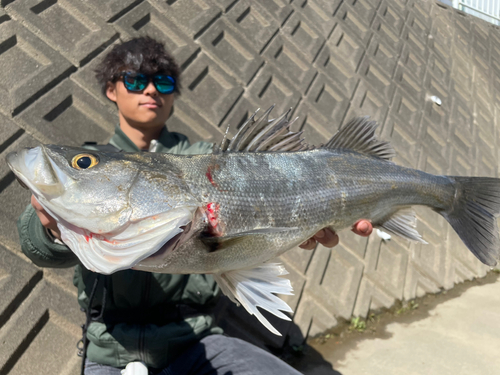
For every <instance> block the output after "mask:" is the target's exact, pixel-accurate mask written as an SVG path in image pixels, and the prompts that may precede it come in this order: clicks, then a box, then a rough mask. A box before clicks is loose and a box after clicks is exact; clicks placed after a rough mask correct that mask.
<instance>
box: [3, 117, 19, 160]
mask: <svg viewBox="0 0 500 375" xmlns="http://www.w3.org/2000/svg"><path fill="white" fill-rule="evenodd" d="M23 133H24V130H23V129H20V128H19V126H17V125H16V124H15V123H14V122H13V121H12V120H11V119H10V118H9V117H7V116H4V115H2V114H0V153H2V152H3V151H4V150H5V149H6V148H8V147H9V146H10V145H11V144H12V143H14V142H15V141H16V140H17V139H18V138H19V137H20V136H21V135H22V134H23Z"/></svg>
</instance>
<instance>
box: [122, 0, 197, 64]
mask: <svg viewBox="0 0 500 375" xmlns="http://www.w3.org/2000/svg"><path fill="white" fill-rule="evenodd" d="M115 27H116V28H117V29H118V30H120V33H121V34H122V35H127V37H128V38H132V37H137V36H145V35H149V36H151V37H152V38H155V39H158V40H160V41H161V42H164V43H165V47H166V49H167V51H169V52H170V53H171V54H172V56H174V57H175V59H176V61H177V64H179V66H183V65H185V64H188V63H189V60H190V59H192V58H193V56H195V54H196V53H198V51H199V47H198V46H197V45H196V44H195V43H194V42H193V41H192V40H191V39H190V38H188V37H187V36H186V35H185V34H184V32H182V31H181V30H180V28H179V27H177V26H176V25H175V24H174V23H173V22H171V20H170V19H169V18H167V17H165V15H164V14H162V13H160V12H159V11H158V10H157V9H156V8H154V7H153V6H152V5H151V4H149V3H148V2H143V3H141V4H139V5H138V6H137V7H136V8H135V9H134V11H133V12H129V13H127V14H125V15H124V16H123V17H121V18H120V19H119V20H118V21H116V22H115Z"/></svg>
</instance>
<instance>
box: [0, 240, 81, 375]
mask: <svg viewBox="0 0 500 375" xmlns="http://www.w3.org/2000/svg"><path fill="white" fill-rule="evenodd" d="M2 251H3V252H6V250H3V249H2ZM18 268H19V265H17V266H16V269H18ZM38 274H39V275H40V276H41V273H40V272H39V273H38ZM33 286H34V285H32V286H31V288H30V289H29V291H28V293H29V294H28V295H27V296H25V298H24V302H23V303H22V304H20V305H19V306H16V309H15V311H14V312H13V313H12V314H11V316H10V319H9V320H8V321H7V322H6V323H5V324H4V325H3V327H2V328H1V329H0V342H1V345H2V350H0V370H1V371H2V372H6V373H7V372H8V373H12V374H40V373H46V374H64V373H74V371H75V370H77V369H78V364H79V361H80V358H79V357H77V356H76V342H77V341H78V340H79V338H80V337H81V329H80V327H79V324H80V323H82V322H83V319H84V316H83V314H82V313H81V312H80V309H79V307H78V304H77V301H76V298H75V297H74V295H70V294H68V293H65V292H64V291H63V290H61V289H59V288H58V287H57V286H56V285H53V284H49V283H47V282H45V281H44V280H39V282H38V283H37V285H36V286H34V288H33ZM55 338H57V339H55ZM48 343H50V344H48ZM54 353H57V355H54ZM42 359H43V360H42Z"/></svg>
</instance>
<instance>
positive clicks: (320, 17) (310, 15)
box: [292, 0, 337, 39]
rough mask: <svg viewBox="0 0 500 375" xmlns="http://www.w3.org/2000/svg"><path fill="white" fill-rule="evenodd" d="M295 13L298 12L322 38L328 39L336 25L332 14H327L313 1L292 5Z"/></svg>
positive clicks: (303, 1)
mask: <svg viewBox="0 0 500 375" xmlns="http://www.w3.org/2000/svg"><path fill="white" fill-rule="evenodd" d="M292 5H293V7H294V8H295V10H296V12H300V13H301V14H303V15H304V17H305V18H306V19H307V20H308V21H309V22H310V23H311V24H313V25H315V26H316V28H317V29H318V30H319V31H320V33H321V36H323V38H325V39H328V38H329V37H330V34H331V33H332V31H333V28H334V27H335V25H336V24H337V20H336V19H335V18H334V17H333V13H330V12H328V10H326V9H324V7H322V6H321V3H316V2H315V1H305V0H302V1H299V2H294V3H292Z"/></svg>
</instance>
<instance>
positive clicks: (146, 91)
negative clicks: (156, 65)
mask: <svg viewBox="0 0 500 375" xmlns="http://www.w3.org/2000/svg"><path fill="white" fill-rule="evenodd" d="M143 93H144V94H146V95H151V96H157V95H158V90H157V89H156V87H155V85H153V82H152V81H149V83H148V85H147V86H146V87H145V88H144V90H143Z"/></svg>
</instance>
